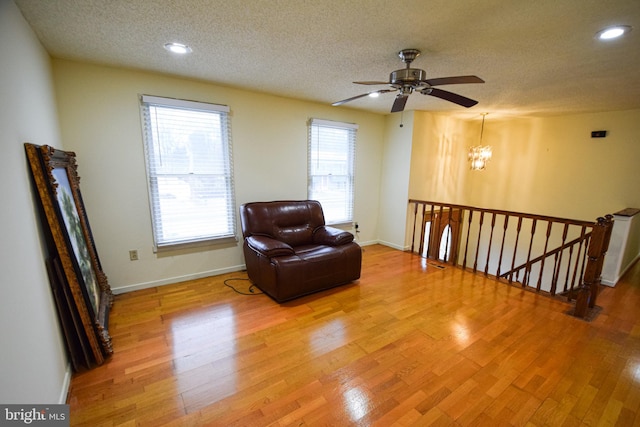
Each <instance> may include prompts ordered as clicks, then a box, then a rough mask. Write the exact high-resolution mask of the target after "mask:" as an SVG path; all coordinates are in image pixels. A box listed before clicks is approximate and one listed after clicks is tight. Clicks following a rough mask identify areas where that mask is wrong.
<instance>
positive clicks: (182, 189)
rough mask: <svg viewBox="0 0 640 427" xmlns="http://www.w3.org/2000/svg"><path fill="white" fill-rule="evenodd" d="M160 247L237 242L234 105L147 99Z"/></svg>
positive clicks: (148, 144) (154, 217) (154, 210)
mask: <svg viewBox="0 0 640 427" xmlns="http://www.w3.org/2000/svg"><path fill="white" fill-rule="evenodd" d="M141 109H142V119H143V128H144V150H145V157H146V163H147V178H148V185H149V195H150V200H151V219H152V224H153V236H154V244H155V247H156V249H161V248H162V247H167V246H172V245H178V244H184V243H193V242H202V241H209V240H214V239H224V238H232V237H233V238H235V229H236V227H235V201H234V191H233V173H232V171H233V167H232V166H233V163H232V157H231V142H230V137H229V124H228V112H229V107H227V106H223V105H214V104H205V103H200V102H193V101H183V100H178V99H169V98H159V97H155V96H147V95H143V96H142V106H141Z"/></svg>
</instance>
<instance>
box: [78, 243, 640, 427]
mask: <svg viewBox="0 0 640 427" xmlns="http://www.w3.org/2000/svg"><path fill="white" fill-rule="evenodd" d="M244 277H246V274H245V273H243V272H238V273H233V274H227V275H224V276H217V277H211V278H206V279H200V280H194V281H190V282H184V283H179V284H175V285H169V286H163V287H160V288H153V289H147V290H143V291H138V292H132V293H128V294H123V295H118V296H117V297H116V300H115V302H114V306H113V310H112V315H111V319H110V331H111V334H112V338H113V345H114V349H115V354H114V355H113V357H112V358H111V359H110V360H109V361H108V362H107V363H106V364H105V365H103V366H101V367H98V368H97V369H94V370H92V371H88V372H84V373H81V374H78V375H76V376H74V378H73V379H72V383H71V387H70V393H69V404H70V405H71V424H72V425H85V426H92V427H94V426H137V425H141V426H161V425H170V426H200V425H211V426H269V425H273V426H351V425H353V426H368V425H376V426H431V425H433V426H448V425H451V426H468V425H485V426H502V425H504V426H509V425H515V426H518V425H528V426H582V425H584V426H587V425H588V426H597V425H602V426H632V425H640V415H639V411H640V317H639V315H638V307H639V306H640V305H639V303H640V263H637V264H636V265H635V266H634V268H632V270H630V271H629V273H628V274H627V275H626V276H625V278H624V279H623V280H622V281H621V282H620V283H619V284H618V285H617V286H616V287H615V288H606V289H605V290H604V291H603V292H602V294H601V295H600V299H599V300H598V305H599V306H601V307H602V309H601V311H600V313H599V314H598V315H597V317H596V318H595V319H594V320H593V321H591V322H585V321H582V320H579V319H576V318H573V317H571V316H569V315H567V314H566V312H567V310H569V306H568V305H566V304H565V303H564V302H562V301H558V300H554V299H550V298H548V297H544V296H541V295H536V294H533V293H530V292H526V291H523V290H521V289H519V288H515V287H510V286H508V285H505V284H503V283H497V282H494V281H492V280H491V279H487V278H484V277H482V276H478V275H473V274H472V273H469V272H463V271H462V270H459V269H455V268H451V267H447V268H445V269H440V268H437V267H436V266H434V265H431V264H428V265H427V264H426V263H425V260H424V259H421V258H420V257H418V256H415V255H411V254H409V253H405V252H400V251H396V250H393V249H390V248H387V247H384V246H367V247H366V248H365V252H364V259H363V270H362V278H361V279H360V281H359V283H357V284H351V285H347V286H343V287H339V288H336V289H333V290H330V291H326V292H322V293H319V294H315V295H311V296H307V297H304V298H302V299H298V300H295V301H292V302H289V303H285V304H282V305H278V304H276V303H275V302H273V301H272V300H271V299H269V298H268V297H267V296H266V295H250V296H245V295H241V294H238V293H236V292H234V291H233V290H232V289H231V288H229V287H227V286H225V285H224V281H225V280H226V279H229V278H244ZM230 284H232V285H233V286H235V287H236V288H237V289H239V290H244V291H247V290H248V288H249V284H248V282H245V281H242V280H233V281H231V282H230ZM256 292H259V291H256Z"/></svg>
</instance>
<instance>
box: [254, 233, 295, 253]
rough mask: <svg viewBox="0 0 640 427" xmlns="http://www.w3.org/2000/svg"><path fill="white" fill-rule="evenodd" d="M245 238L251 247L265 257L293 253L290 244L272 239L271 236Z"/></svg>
mask: <svg viewBox="0 0 640 427" xmlns="http://www.w3.org/2000/svg"><path fill="white" fill-rule="evenodd" d="M245 240H246V242H247V245H249V247H250V248H251V249H253V250H254V251H256V252H258V253H260V254H262V255H264V256H266V257H267V258H272V257H276V256H282V255H293V254H295V252H294V250H293V248H292V247H291V246H289V245H287V244H286V243H284V242H281V241H279V240H276V239H272V238H271V237H267V236H249V237H247V238H246V239H245Z"/></svg>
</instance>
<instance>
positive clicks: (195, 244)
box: [153, 236, 238, 254]
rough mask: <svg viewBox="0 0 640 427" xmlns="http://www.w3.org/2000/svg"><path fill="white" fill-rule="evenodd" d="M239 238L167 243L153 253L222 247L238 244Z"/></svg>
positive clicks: (157, 247) (155, 248) (230, 237)
mask: <svg viewBox="0 0 640 427" xmlns="http://www.w3.org/2000/svg"><path fill="white" fill-rule="evenodd" d="M237 243H238V238H237V237H236V236H228V237H219V238H211V239H203V240H190V241H187V242H176V243H167V244H163V245H159V246H156V247H154V249H153V252H155V253H157V254H163V253H167V252H175V251H181V250H184V249H200V248H212V247H213V246H222V245H225V246H227V245H229V244H237Z"/></svg>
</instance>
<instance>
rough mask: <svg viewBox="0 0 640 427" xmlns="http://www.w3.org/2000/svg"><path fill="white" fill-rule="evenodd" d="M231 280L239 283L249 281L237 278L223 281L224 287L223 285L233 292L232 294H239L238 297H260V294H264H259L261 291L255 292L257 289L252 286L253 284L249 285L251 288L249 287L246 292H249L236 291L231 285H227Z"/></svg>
mask: <svg viewBox="0 0 640 427" xmlns="http://www.w3.org/2000/svg"><path fill="white" fill-rule="evenodd" d="M232 280H240V281H243V282H249V283H251V281H250V280H249V279H243V278H238V277H236V278H231V279H226V280H225V281H224V285H225V286H226V287H228V288H231V289H233V291H234V292H236V293H238V294H240V295H262V294H264V292H261V291H259V292H256V289H257V287H256V285H254V284H253V283H252V284H251V286H249V289H248V291H249V292H243V291H239V290H238V289H236V287H235V286H233V285H231V284H230V283H229V282H231V281H232Z"/></svg>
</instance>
